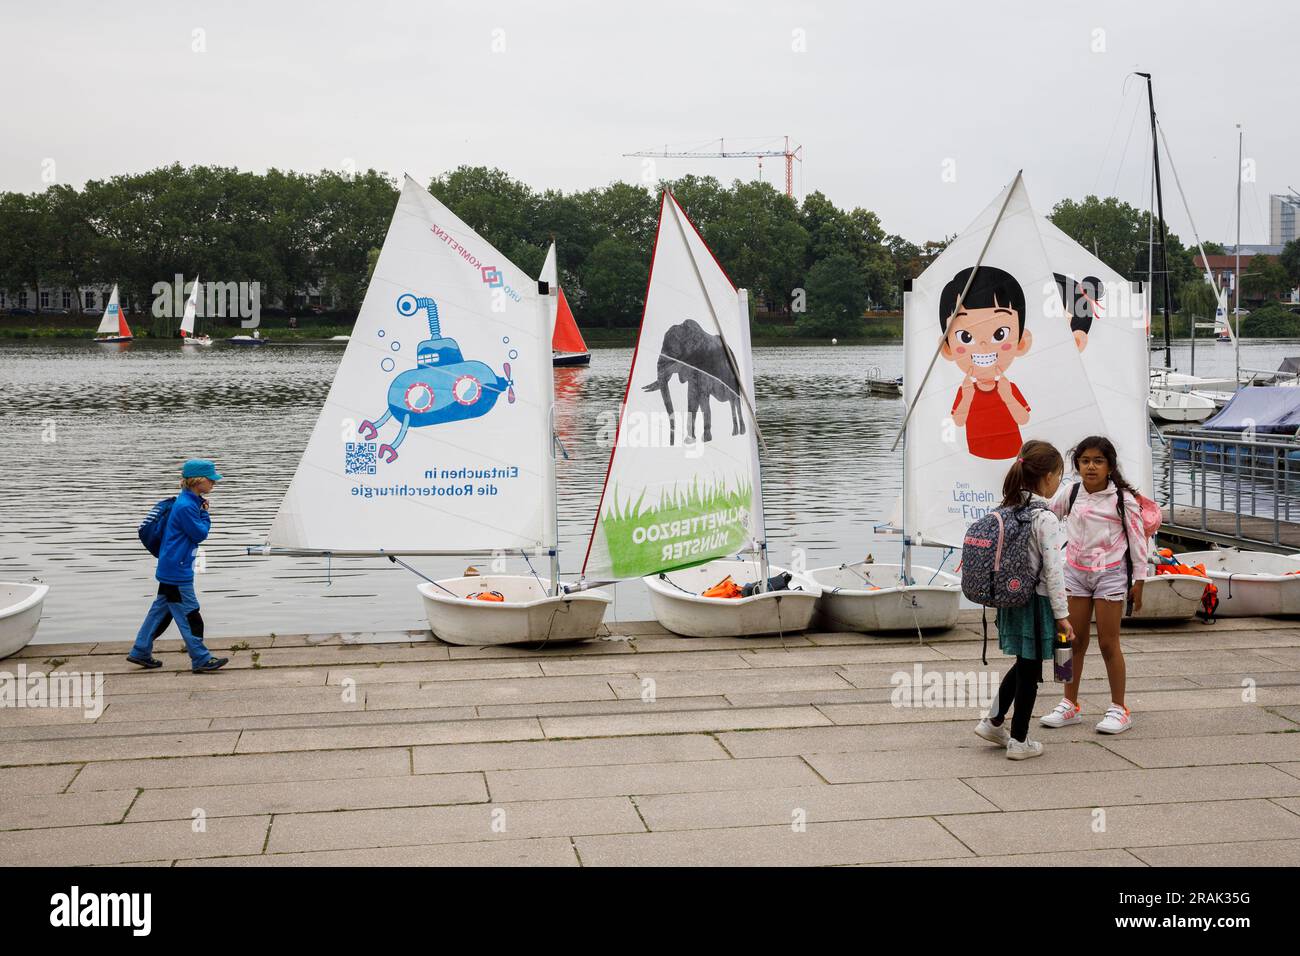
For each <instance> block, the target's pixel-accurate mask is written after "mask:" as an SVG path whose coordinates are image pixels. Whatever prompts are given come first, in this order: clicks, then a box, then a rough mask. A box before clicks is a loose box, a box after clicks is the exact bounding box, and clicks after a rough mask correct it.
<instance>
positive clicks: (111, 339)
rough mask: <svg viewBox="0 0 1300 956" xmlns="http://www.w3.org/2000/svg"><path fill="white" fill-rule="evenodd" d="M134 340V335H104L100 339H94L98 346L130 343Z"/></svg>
mask: <svg viewBox="0 0 1300 956" xmlns="http://www.w3.org/2000/svg"><path fill="white" fill-rule="evenodd" d="M134 340H135V336H134V335H106V336H104V337H102V338H97V339H95V341H96V342H97V343H99V344H100V345H117V344H120V343H122V342H131V341H134Z"/></svg>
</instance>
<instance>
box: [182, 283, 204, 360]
mask: <svg viewBox="0 0 1300 956" xmlns="http://www.w3.org/2000/svg"><path fill="white" fill-rule="evenodd" d="M200 288H202V286H200V285H199V277H198V276H195V277H194V288H193V289H191V290H190V297H189V298H188V299H187V300H186V301H185V314H184V315H183V316H182V317H181V345H203V346H207V345H211V344H212V337H211V336H208V335H195V334H194V319H195V317H196V316H197V315H198V312H199V289H200Z"/></svg>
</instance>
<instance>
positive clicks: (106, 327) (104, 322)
mask: <svg viewBox="0 0 1300 956" xmlns="http://www.w3.org/2000/svg"><path fill="white" fill-rule="evenodd" d="M121 311H122V306H121V304H120V303H119V302H118V299H117V286H113V292H112V294H111V295H109V297H108V305H106V306H104V317H103V318H101V319H100V320H99V328H97V329H96V330H95V334H96V335H117V334H118V331H119V330H120V328H121V325H120V324H119V323H120V316H121Z"/></svg>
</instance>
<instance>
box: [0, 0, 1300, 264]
mask: <svg viewBox="0 0 1300 956" xmlns="http://www.w3.org/2000/svg"><path fill="white" fill-rule="evenodd" d="M1298 10H1300V7H1297V5H1296V4H1295V3H1294V0H1234V2H1230V3H1229V2H1219V0H1183V2H1172V0H1143V2H1137V0H1126V2H1110V0H1102V2H1092V3H1082V2H1068V0H1067V2H1050V3H1043V2H1041V0H1038V2H1020V0H1006V2H996V0H966V2H959V0H930V2H926V0H901V2H900V0H891V2H876V0H866V2H822V3H811V2H793V0H791V2H773V0H755V2H726V0H689V2H682V0H655V2H653V3H645V2H638V3H629V2H623V0H606V2H585V0H572V2H565V0H552V2H547V3H523V2H500V0H474V2H455V3H448V2H442V0H425V2H414V0H312V2H309V3H308V2H302V3H300V2H274V0H262V2H245V0H227V2H199V0H166V2H156V0H120V2H116V3H111V4H110V3H103V2H84V0H42V2H41V3H39V4H37V3H32V2H29V0H0V36H3V37H4V43H3V50H4V53H3V62H4V93H3V95H2V97H0V102H2V103H3V110H0V117H2V119H0V123H3V130H4V133H3V135H2V136H0V189H9V190H22V191H32V190H39V189H43V188H45V186H46V185H47V184H48V183H50V182H64V183H71V184H73V185H75V186H81V185H82V184H83V183H85V182H86V181H87V180H89V179H102V178H107V177H109V176H112V175H115V174H119V173H132V172H141V171H144V170H147V169H151V168H154V167H156V166H160V165H166V164H169V163H172V162H180V163H182V164H186V165H189V164H213V165H222V166H236V167H238V168H240V169H247V170H254V171H263V170H265V169H267V168H269V167H277V168H281V169H295V170H301V171H316V170H320V169H325V168H329V169H341V170H348V169H366V168H372V167H373V168H375V169H380V170H383V171H386V172H388V173H390V174H392V175H394V176H400V175H401V174H402V173H403V172H407V173H410V174H411V175H412V176H414V177H415V178H416V179H418V180H420V181H421V182H428V180H429V179H430V178H431V177H433V176H435V175H437V174H440V173H442V172H445V171H447V170H450V169H454V168H455V167H457V166H460V165H462V164H474V165H478V164H481V165H488V166H497V167H500V168H501V169H503V170H505V171H506V172H508V173H510V174H511V175H512V176H515V177H516V178H518V179H520V180H522V181H524V182H526V183H528V184H529V185H530V186H532V187H534V188H536V189H539V190H540V189H546V188H556V189H562V190H565V191H570V190H577V189H586V188H591V187H595V186H602V185H605V184H607V183H609V182H612V181H615V180H625V181H629V182H642V181H645V179H646V178H647V177H648V178H649V179H650V180H651V181H653V180H655V179H657V178H659V177H667V178H674V177H677V176H681V175H684V174H686V173H696V174H700V175H705V174H708V175H714V176H717V177H718V178H719V179H721V180H723V181H724V182H730V181H731V180H732V179H736V178H739V179H745V180H751V179H755V178H757V177H758V176H759V169H758V165H757V162H756V161H755V160H752V159H727V160H711V159H690V160H682V159H676V160H672V159H658V160H654V161H653V163H652V164H651V165H649V166H647V165H645V161H644V160H642V159H638V158H630V157H625V156H624V155H623V154H624V153H628V152H634V151H638V150H645V149H652V148H657V149H662V148H664V146H665V145H666V146H668V147H669V148H670V149H674V150H680V149H695V148H702V149H714V148H716V147H715V146H711V145H710V141H713V142H715V143H716V141H717V140H718V139H719V138H720V137H721V138H725V139H726V141H727V143H728V148H742V147H748V148H755V147H758V146H762V147H763V148H772V147H776V148H779V144H780V143H781V142H782V141H783V137H784V136H786V135H789V136H790V138H791V142H792V143H794V144H799V145H802V146H803V157H804V161H803V162H802V163H796V164H795V190H796V197H802V196H803V195H804V194H806V193H808V192H812V191H813V190H820V191H821V192H823V193H825V194H826V195H827V196H828V197H829V198H830V199H831V200H832V201H834V202H835V203H836V204H837V205H839V206H841V207H844V208H851V207H853V206H862V207H864V208H867V209H871V210H873V211H875V212H876V213H877V214H878V215H879V216H880V219H881V222H882V225H883V226H884V228H885V229H886V230H887V231H889V232H891V233H897V234H900V235H903V236H905V237H907V238H909V239H911V240H913V241H918V242H919V241H923V240H926V239H939V238H942V237H944V236H946V235H951V234H954V233H957V232H959V231H960V230H961V229H962V228H964V227H965V226H966V225H967V224H968V223H969V222H970V220H971V219H973V218H974V217H975V216H976V215H977V214H978V213H979V211H980V210H981V209H982V208H983V207H984V206H985V205H987V204H988V203H989V202H990V201H991V200H992V199H993V198H994V196H996V195H997V193H998V191H999V189H1000V188H1001V187H1002V186H1003V185H1005V184H1006V183H1007V182H1009V181H1010V180H1011V179H1012V177H1013V176H1014V175H1015V173H1016V171H1017V170H1018V169H1021V168H1023V169H1024V175H1025V181H1026V184H1027V186H1028V188H1029V192H1030V196H1031V199H1032V200H1033V202H1034V205H1035V208H1037V209H1038V210H1039V211H1040V212H1044V213H1046V212H1048V211H1050V209H1051V207H1052V205H1053V204H1054V203H1056V202H1057V201H1058V200H1060V199H1062V198H1076V199H1079V198H1082V197H1083V196H1085V195H1087V194H1089V193H1097V194H1100V195H1115V196H1118V197H1119V198H1120V199H1122V200H1124V201H1126V202H1129V203H1131V204H1133V205H1135V206H1139V207H1141V208H1145V207H1146V204H1147V198H1146V197H1147V193H1148V189H1149V187H1148V185H1147V184H1148V177H1149V168H1150V162H1149V157H1150V148H1151V147H1150V129H1149V120H1148V115H1147V110H1146V88H1145V83H1144V82H1143V81H1140V80H1139V79H1138V78H1136V77H1131V76H1130V75H1129V74H1130V73H1131V72H1132V71H1134V70H1142V71H1145V72H1150V73H1152V74H1153V75H1154V82H1155V97H1156V109H1157V112H1158V114H1159V117H1160V121H1161V125H1162V127H1163V129H1164V131H1165V135H1166V137H1168V140H1169V147H1170V150H1171V154H1170V156H1171V158H1172V162H1173V163H1174V164H1175V165H1176V167H1177V171H1178V175H1179V177H1180V178H1181V181H1182V186H1183V188H1184V190H1185V191H1186V194H1187V201H1188V203H1189V204H1190V208H1191V215H1192V217H1193V218H1194V221H1195V225H1196V227H1197V229H1198V231H1199V233H1200V235H1201V237H1202V239H1204V240H1207V241H1209V240H1213V241H1217V242H1231V241H1232V240H1233V238H1234V229H1235V218H1234V211H1235V205H1234V204H1235V189H1236V175H1235V170H1236V166H1237V129H1236V124H1238V123H1240V124H1242V127H1243V128H1244V130H1245V155H1246V158H1247V160H1248V166H1249V169H1250V171H1251V174H1252V175H1253V179H1252V181H1248V182H1247V183H1246V184H1245V185H1244V187H1243V208H1242V240H1243V241H1244V242H1267V240H1268V235H1267V232H1268V196H1269V193H1271V192H1284V191H1285V190H1286V188H1287V187H1288V186H1294V187H1296V188H1297V189H1300V160H1297V156H1300V124H1297V122H1296V115H1295V107H1296V91H1297V86H1298V85H1300V84H1297V81H1296V64H1297V54H1296V49H1297V47H1296V41H1297V38H1298V37H1300V33H1298V32H1297V29H1296V28H1297V26H1298V25H1300V12H1297V11H1298ZM1161 162H1162V173H1163V176H1164V179H1165V183H1164V186H1165V188H1164V195H1165V212H1166V217H1167V219H1168V221H1169V224H1170V227H1171V228H1172V229H1173V230H1174V231H1175V232H1176V233H1178V234H1179V235H1180V236H1182V237H1184V239H1185V241H1190V238H1191V228H1190V226H1189V223H1188V214H1187V212H1186V211H1185V210H1184V208H1183V205H1182V201H1181V200H1180V199H1179V197H1178V192H1177V188H1176V185H1175V183H1174V182H1173V175H1172V173H1171V171H1170V168H1169V165H1168V163H1169V160H1168V159H1166V158H1165V157H1163V156H1162V160H1161ZM762 177H763V179H765V180H767V181H769V182H773V183H775V184H776V185H777V187H778V188H783V186H784V162H783V160H782V159H781V158H780V157H776V158H773V159H769V160H766V161H764V164H763V168H762Z"/></svg>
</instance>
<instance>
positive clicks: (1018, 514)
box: [961, 505, 1044, 664]
mask: <svg viewBox="0 0 1300 956" xmlns="http://www.w3.org/2000/svg"><path fill="white" fill-rule="evenodd" d="M1042 510H1044V509H1043V508H1041V507H1034V508H1031V507H1029V506H1028V505H1021V506H1019V507H1016V508H994V509H993V510H992V511H990V512H989V513H988V514H986V515H985V516H984V517H982V518H977V519H976V520H975V521H973V522H972V523H971V525H970V527H969V528H967V529H966V537H965V538H964V539H963V540H962V547H961V593H962V594H964V595H966V597H967V598H969V599H970V600H971V601H974V602H975V603H976V604H982V605H983V606H984V607H985V608H990V607H996V608H1010V607H1024V606H1025V605H1026V604H1028V603H1029V601H1030V599H1031V598H1032V597H1033V595H1034V588H1035V587H1037V585H1038V576H1037V575H1036V574H1034V573H1033V572H1032V567H1033V564H1032V561H1031V560H1030V550H1031V549H1032V548H1033V547H1034V541H1035V539H1034V528H1033V521H1034V513H1035V512H1037V511H1042ZM980 618H981V620H982V621H983V625H984V647H983V650H982V651H981V653H980V659H981V660H982V661H983V662H984V663H985V664H987V663H988V662H989V661H988V645H989V622H988V618H987V616H985V615H983V614H981V616H980Z"/></svg>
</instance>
